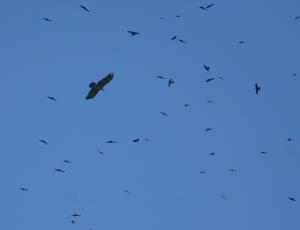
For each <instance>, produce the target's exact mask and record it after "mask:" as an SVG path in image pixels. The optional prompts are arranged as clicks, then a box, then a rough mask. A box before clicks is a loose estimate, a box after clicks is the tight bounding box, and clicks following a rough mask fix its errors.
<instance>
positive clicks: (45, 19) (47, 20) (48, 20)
mask: <svg viewBox="0 0 300 230" xmlns="http://www.w3.org/2000/svg"><path fill="white" fill-rule="evenodd" d="M42 19H43V20H44V21H46V22H53V21H52V20H51V19H50V18H42Z"/></svg>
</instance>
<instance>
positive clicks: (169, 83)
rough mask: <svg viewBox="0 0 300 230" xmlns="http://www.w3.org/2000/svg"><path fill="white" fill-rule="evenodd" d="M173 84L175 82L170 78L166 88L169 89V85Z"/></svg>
mask: <svg viewBox="0 0 300 230" xmlns="http://www.w3.org/2000/svg"><path fill="white" fill-rule="evenodd" d="M174 83H175V81H174V80H173V79H172V78H170V79H169V81H168V86H169V87H171V85H172V84H174Z"/></svg>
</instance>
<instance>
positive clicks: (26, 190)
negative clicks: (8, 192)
mask: <svg viewBox="0 0 300 230" xmlns="http://www.w3.org/2000/svg"><path fill="white" fill-rule="evenodd" d="M20 190H22V191H24V192H28V189H27V188H23V187H21V188H20Z"/></svg>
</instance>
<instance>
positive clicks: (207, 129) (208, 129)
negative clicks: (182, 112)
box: [205, 128, 213, 132]
mask: <svg viewBox="0 0 300 230" xmlns="http://www.w3.org/2000/svg"><path fill="white" fill-rule="evenodd" d="M211 130H213V128H206V129H205V131H206V132H207V131H211Z"/></svg>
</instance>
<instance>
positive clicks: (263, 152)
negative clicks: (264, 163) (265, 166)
mask: <svg viewBox="0 0 300 230" xmlns="http://www.w3.org/2000/svg"><path fill="white" fill-rule="evenodd" d="M260 153H261V154H266V153H268V152H265V151H262V152H260Z"/></svg>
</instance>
